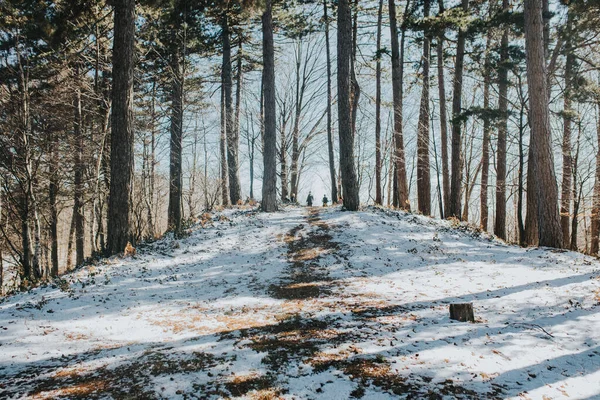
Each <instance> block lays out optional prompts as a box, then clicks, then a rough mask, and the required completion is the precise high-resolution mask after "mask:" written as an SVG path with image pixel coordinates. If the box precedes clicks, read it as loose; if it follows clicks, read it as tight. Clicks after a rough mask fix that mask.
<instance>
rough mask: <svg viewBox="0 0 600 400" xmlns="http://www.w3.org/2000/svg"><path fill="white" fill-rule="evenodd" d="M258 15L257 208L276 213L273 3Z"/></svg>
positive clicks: (267, 4)
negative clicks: (260, 145)
mask: <svg viewBox="0 0 600 400" xmlns="http://www.w3.org/2000/svg"><path fill="white" fill-rule="evenodd" d="M265 3H266V4H265V10H264V12H263V14H262V33H263V65H264V67H263V68H264V69H263V76H262V79H263V87H264V120H265V134H264V150H263V167H264V172H263V187H262V202H261V209H262V211H264V212H274V211H277V159H276V156H277V154H276V153H277V121H276V116H275V115H276V112H277V110H276V104H275V46H274V43H273V2H272V0H266V1H265Z"/></svg>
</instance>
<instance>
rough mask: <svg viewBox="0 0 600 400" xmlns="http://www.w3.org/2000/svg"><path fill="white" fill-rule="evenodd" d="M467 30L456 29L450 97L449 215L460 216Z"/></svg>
mask: <svg viewBox="0 0 600 400" xmlns="http://www.w3.org/2000/svg"><path fill="white" fill-rule="evenodd" d="M462 9H463V11H465V12H466V11H468V9H469V0H462ZM466 36H467V32H466V29H465V28H460V29H459V31H458V41H457V47H456V61H455V64H454V92H453V95H452V96H453V97H452V179H451V182H450V210H449V211H450V213H449V216H450V217H455V218H459V219H460V217H461V215H460V212H461V209H460V208H461V207H460V197H461V186H462V168H461V165H462V162H461V154H460V151H461V141H462V139H461V131H460V125H461V123H462V122H461V118H460V117H461V114H462V88H463V66H464V58H465V41H466Z"/></svg>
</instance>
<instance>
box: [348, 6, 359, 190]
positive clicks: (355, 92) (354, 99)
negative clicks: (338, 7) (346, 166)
mask: <svg viewBox="0 0 600 400" xmlns="http://www.w3.org/2000/svg"><path fill="white" fill-rule="evenodd" d="M353 8H354V15H353V17H352V55H351V56H350V104H351V113H352V143H355V140H354V139H355V138H356V119H357V117H358V104H359V100H360V86H359V84H358V79H357V78H356V50H357V47H358V0H355V1H354V6H353ZM359 155H360V152H359ZM358 164H359V165H360V162H358ZM357 187H358V189H360V179H359V177H358V174H357Z"/></svg>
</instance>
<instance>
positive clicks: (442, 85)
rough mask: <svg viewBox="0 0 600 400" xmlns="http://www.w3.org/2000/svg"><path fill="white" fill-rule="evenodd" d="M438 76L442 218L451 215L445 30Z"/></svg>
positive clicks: (440, 42) (441, 4)
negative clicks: (442, 198) (442, 192)
mask: <svg viewBox="0 0 600 400" xmlns="http://www.w3.org/2000/svg"><path fill="white" fill-rule="evenodd" d="M438 4H439V14H440V15H442V14H443V13H444V0H438ZM436 49H437V75H438V76H437V78H438V97H439V101H440V135H441V147H442V187H443V191H444V213H443V215H441V217H442V218H445V217H447V216H448V215H450V170H449V165H448V125H447V123H446V121H447V120H448V116H447V112H446V80H445V78H444V32H443V31H442V32H441V33H440V35H439V36H438V42H437V46H436Z"/></svg>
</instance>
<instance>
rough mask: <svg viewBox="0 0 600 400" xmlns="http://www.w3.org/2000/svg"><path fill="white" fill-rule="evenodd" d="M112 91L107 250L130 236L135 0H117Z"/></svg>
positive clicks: (111, 250) (121, 244) (118, 249)
mask: <svg viewBox="0 0 600 400" xmlns="http://www.w3.org/2000/svg"><path fill="white" fill-rule="evenodd" d="M114 9H115V11H114V26H115V28H114V45H113V74H112V76H113V89H112V90H113V91H112V112H111V121H112V122H111V129H112V130H111V152H110V155H111V157H110V176H111V179H110V195H109V202H108V243H107V246H106V247H107V253H108V254H109V255H110V254H117V253H120V252H122V251H124V250H125V246H126V245H127V242H128V241H129V240H130V239H131V208H130V203H131V191H132V183H133V162H134V158H133V156H134V154H133V143H134V134H133V71H134V51H135V47H134V44H135V1H134V0H115V1H114Z"/></svg>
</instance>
